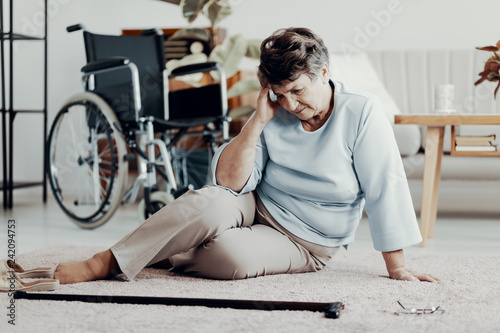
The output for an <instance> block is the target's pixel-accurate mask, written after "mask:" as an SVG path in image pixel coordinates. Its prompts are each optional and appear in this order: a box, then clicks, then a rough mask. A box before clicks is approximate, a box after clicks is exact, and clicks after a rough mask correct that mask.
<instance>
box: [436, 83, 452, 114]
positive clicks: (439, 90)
mask: <svg viewBox="0 0 500 333" xmlns="http://www.w3.org/2000/svg"><path fill="white" fill-rule="evenodd" d="M434 112H436V113H453V112H456V109H455V86H454V85H453V84H436V85H435V86H434Z"/></svg>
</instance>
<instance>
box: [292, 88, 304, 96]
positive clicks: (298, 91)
mask: <svg viewBox="0 0 500 333" xmlns="http://www.w3.org/2000/svg"><path fill="white" fill-rule="evenodd" d="M302 90H303V89H296V90H294V91H293V93H294V94H296V95H298V94H300V93H302Z"/></svg>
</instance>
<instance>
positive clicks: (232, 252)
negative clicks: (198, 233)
mask: <svg viewBox="0 0 500 333" xmlns="http://www.w3.org/2000/svg"><path fill="white" fill-rule="evenodd" d="M237 229H240V228H235V230H234V231H241V230H237ZM243 229H245V228H243ZM231 231H233V230H227V231H226V232H224V233H222V234H220V235H219V236H217V237H214V238H213V239H212V240H211V241H209V242H208V243H206V244H204V245H203V246H202V247H201V248H199V250H198V251H197V253H196V261H197V262H199V265H200V266H199V274H198V275H201V276H204V277H208V278H214V279H222V280H238V279H246V278H250V277H256V276H259V275H264V271H265V270H263V269H262V268H261V267H260V266H262V263H259V262H255V259H256V258H255V257H254V256H253V255H252V253H251V252H248V251H242V250H240V249H239V247H238V243H239V242H238V237H233V236H234V235H235V233H233V232H231Z"/></svg>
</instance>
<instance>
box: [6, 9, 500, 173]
mask: <svg viewBox="0 0 500 333" xmlns="http://www.w3.org/2000/svg"><path fill="white" fill-rule="evenodd" d="M41 1H42V0H25V1H22V2H21V1H15V2H16V4H15V6H17V7H16V8H15V9H16V13H15V17H16V21H15V26H16V30H17V31H19V32H25V33H40V32H41V31H42V30H41V29H42V25H41V24H40V18H41V13H42V8H43V7H42V6H41V5H40V2H41ZM234 3H235V4H237V6H236V8H235V10H234V14H233V15H232V16H230V17H228V18H227V19H225V20H224V21H223V22H221V24H220V26H222V27H226V28H227V29H228V32H229V34H234V33H243V34H244V35H245V36H247V37H248V38H260V39H262V38H265V37H267V36H268V35H269V34H271V33H272V32H273V31H274V30H276V29H278V28H281V27H289V26H306V27H309V28H311V29H313V30H315V31H316V32H317V33H319V34H320V35H321V36H322V37H323V39H324V40H325V42H326V44H327V45H328V46H329V48H330V50H331V51H341V50H345V49H353V48H356V49H360V50H363V49H367V50H369V49H371V50H373V49H397V48H474V47H475V46H485V45H493V44H495V43H496V42H497V41H498V39H500V35H499V32H500V28H499V25H498V23H499V20H498V15H499V13H500V1H498V0H475V1H467V0H413V1H412V0H355V1H348V0H308V1H299V0H234ZM75 23H83V24H84V25H85V26H86V27H87V29H89V30H91V31H93V32H99V33H109V34H119V33H120V29H121V28H147V27H155V26H157V27H179V26H180V27H185V26H187V23H186V22H185V20H184V19H183V18H182V17H181V13H180V9H179V8H178V7H177V6H174V5H171V4H168V3H164V2H160V1H155V0H49V121H51V120H52V119H53V118H54V116H55V114H56V112H57V110H58V108H59V107H60V106H61V104H62V103H63V102H64V100H65V99H66V98H68V97H69V96H70V95H71V94H73V93H76V92H80V91H81V86H80V74H79V73H80V72H79V71H80V68H81V67H82V66H83V65H84V62H85V56H84V49H83V40H82V36H81V33H74V34H68V33H66V32H65V27H66V26H68V25H71V24H75ZM194 25H195V26H206V25H208V20H207V19H206V18H205V17H200V18H198V20H197V21H196V22H195V24H194ZM40 50H41V48H40V46H39V45H38V46H36V45H34V43H25V42H23V43H19V44H18V45H17V46H16V49H15V61H16V64H17V65H16V85H15V89H16V91H15V93H16V94H15V103H16V106H17V107H37V106H38V105H40V103H41V96H42V90H41V88H40V82H41V81H40V74H41V71H40V70H39V69H38V68H39V67H40V64H41V62H40V61H39V60H37V59H38V53H39V52H40ZM41 119H42V118H41V117H40V116H25V115H20V116H19V117H18V118H17V119H16V126H15V160H14V164H15V175H16V177H15V178H16V179H23V180H38V179H40V178H41V173H42V171H41V170H42V166H41V165H42V144H41V138H42V135H41V133H42V131H41V126H40V122H41ZM0 158H1V157H0Z"/></svg>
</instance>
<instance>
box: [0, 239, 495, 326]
mask: <svg viewBox="0 0 500 333" xmlns="http://www.w3.org/2000/svg"><path fill="white" fill-rule="evenodd" d="M100 250H103V248H95V247H94V248H91V247H70V246H63V247H51V248H46V249H43V250H39V251H36V252H30V253H26V254H23V255H20V256H18V257H17V262H18V263H19V264H21V265H22V266H23V267H24V268H25V269H29V268H34V267H37V266H55V265H56V264H57V263H59V262H61V261H74V260H82V259H86V258H88V257H90V256H91V255H93V254H94V253H95V252H97V251H100ZM407 265H408V266H409V267H410V268H411V269H414V270H419V271H422V272H428V273H432V274H434V275H436V276H438V277H440V278H441V279H442V281H441V282H439V283H422V282H420V283H419V282H405V281H394V280H390V279H388V278H386V277H384V276H385V275H386V271H385V265H384V262H383V259H382V256H381V255H380V254H379V253H375V252H374V253H370V254H360V253H349V252H345V251H340V252H339V253H338V254H337V256H336V257H334V258H333V259H332V261H331V262H330V264H329V265H328V266H327V267H326V268H325V269H323V270H322V271H320V272H317V273H306V274H294V275H274V276H265V277H259V278H252V279H247V280H238V281H216V280H208V279H200V278H193V277H189V276H183V275H179V274H175V273H170V272H166V271H165V270H161V269H152V268H148V269H145V270H143V271H142V272H141V273H140V274H139V275H138V276H137V278H136V279H135V280H134V281H132V282H122V281H116V280H109V281H96V282H88V283H80V284H73V285H63V286H61V287H60V288H59V289H58V290H56V291H55V292H54V293H62V294H97V295H139V296H141V295H144V296H165V297H200V298H230V299H250V300H253V299H255V300H280V301H301V302H304V301H310V302H335V301H340V302H343V303H344V304H345V309H344V310H343V311H342V314H341V316H340V318H339V319H328V318H325V317H324V315H323V314H322V313H317V312H307V311H257V310H234V309H219V308H206V307H190V306H164V305H129V304H109V303H108V304H106V303H104V304H94V303H81V302H61V301H38V300H16V301H15V311H16V312H15V313H16V321H15V322H16V325H15V326H12V325H10V324H8V322H7V321H8V317H7V316H6V315H7V311H8V310H7V306H8V305H9V304H10V303H9V298H8V296H7V294H6V293H3V294H1V295H0V309H2V310H0V313H1V315H0V332H39V333H41V332H120V333H121V332H259V333H260V332H315V333H316V332H419V333H424V332H482V333H483V332H500V257H463V256H436V255H407ZM397 301H400V302H401V303H402V304H403V305H405V306H406V307H418V308H425V307H433V306H434V307H435V306H441V308H442V309H444V310H445V312H444V313H434V314H426V315H408V314H400V313H399V311H400V310H401V308H400V306H399V305H398V304H397Z"/></svg>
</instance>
